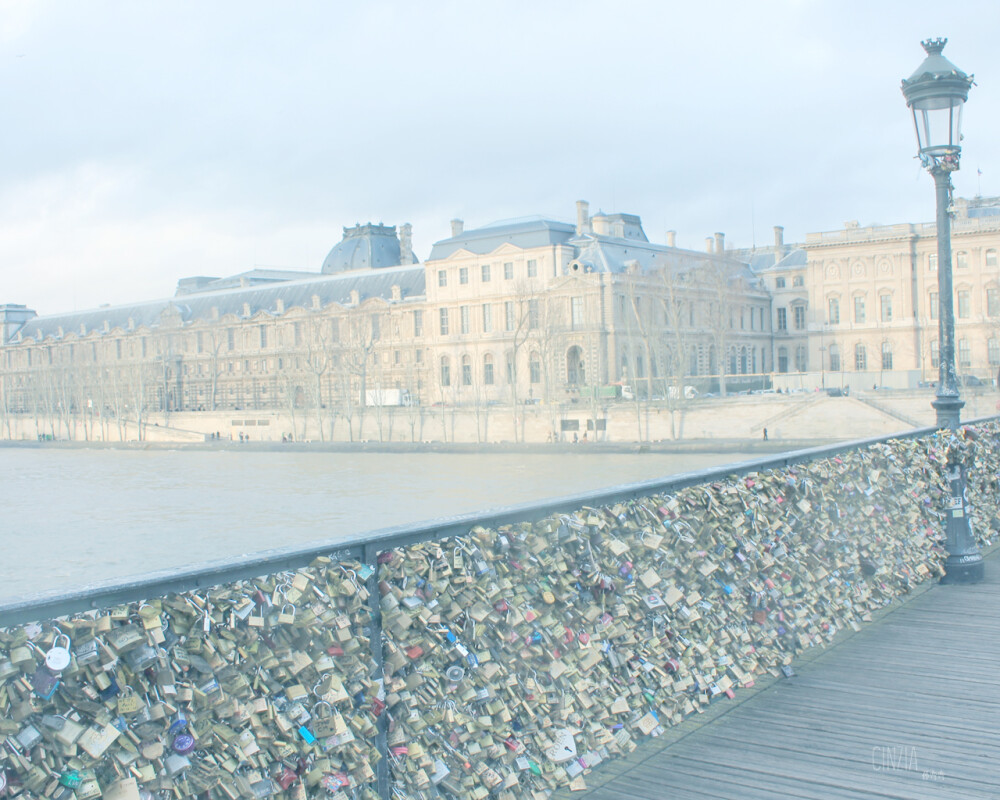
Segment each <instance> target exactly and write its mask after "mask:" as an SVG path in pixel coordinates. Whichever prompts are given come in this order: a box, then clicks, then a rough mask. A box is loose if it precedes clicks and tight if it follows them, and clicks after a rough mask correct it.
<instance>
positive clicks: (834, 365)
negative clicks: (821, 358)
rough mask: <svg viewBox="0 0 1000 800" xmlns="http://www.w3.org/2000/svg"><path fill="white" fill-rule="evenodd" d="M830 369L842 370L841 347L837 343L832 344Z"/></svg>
mask: <svg viewBox="0 0 1000 800" xmlns="http://www.w3.org/2000/svg"><path fill="white" fill-rule="evenodd" d="M830 371H831V372H840V349H839V348H838V347H837V345H835V344H831V345H830Z"/></svg>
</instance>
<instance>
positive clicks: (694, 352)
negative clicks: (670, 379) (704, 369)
mask: <svg viewBox="0 0 1000 800" xmlns="http://www.w3.org/2000/svg"><path fill="white" fill-rule="evenodd" d="M697 374H698V348H697V347H695V346H694V345H691V357H690V358H689V359H688V375H697Z"/></svg>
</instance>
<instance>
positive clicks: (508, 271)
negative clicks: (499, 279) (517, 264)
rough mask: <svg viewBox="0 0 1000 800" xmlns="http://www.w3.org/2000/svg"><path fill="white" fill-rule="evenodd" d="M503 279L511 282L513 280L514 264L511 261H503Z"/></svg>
mask: <svg viewBox="0 0 1000 800" xmlns="http://www.w3.org/2000/svg"><path fill="white" fill-rule="evenodd" d="M503 279H504V280H505V281H512V280H514V262H513V261H505V262H504V263H503Z"/></svg>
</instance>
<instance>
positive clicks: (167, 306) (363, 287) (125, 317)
mask: <svg viewBox="0 0 1000 800" xmlns="http://www.w3.org/2000/svg"><path fill="white" fill-rule="evenodd" d="M394 285H398V286H399V287H400V289H401V291H402V295H403V297H404V298H408V297H410V298H412V297H422V296H423V295H424V268H423V267H422V266H420V265H419V264H418V265H409V264H408V265H406V266H404V267H394V268H393V267H390V268H384V269H377V270H371V269H369V270H356V271H354V272H343V273H340V274H337V275H321V276H317V277H314V278H311V279H308V280H300V281H285V282H281V283H273V284H269V285H264V286H254V287H250V288H247V289H229V290H224V291H217V292H206V293H203V294H201V293H199V294H193V295H186V296H184V297H180V298H176V297H174V298H169V299H166V300H151V301H148V302H144V303H133V304H131V305H125V306H108V307H105V308H95V309H91V310H88V311H74V312H71V313H68V314H52V315H48V316H43V317H35V318H34V319H31V320H29V321H28V322H26V323H25V324H24V326H23V327H22V328H21V329H20V331H19V335H20V336H21V337H22V339H28V338H32V339H34V338H38V337H39V336H41V337H42V338H46V337H48V336H55V337H58V336H59V335H60V334H59V331H60V328H61V329H62V330H63V332H64V333H66V334H69V333H75V334H78V335H80V334H83V333H89V332H90V331H103V330H104V327H105V322H107V324H108V329H109V330H113V329H115V328H122V329H125V330H128V329H129V320H131V321H132V326H133V327H136V328H138V327H140V326H146V327H149V328H155V327H157V326H159V325H160V323H161V320H162V319H163V317H164V316H166V317H169V316H171V315H174V314H179V316H180V318H181V320H182V321H183V322H185V323H189V322H194V321H196V320H210V319H214V318H215V314H214V311H213V310H214V309H217V310H218V315H219V316H220V317H221V316H225V315H226V314H235V315H237V316H240V317H242V316H244V311H245V309H244V304H247V305H249V311H250V316H253V315H254V314H256V313H257V312H258V311H267V312H270V313H272V314H273V313H276V312H277V308H278V301H279V300H281V301H282V302H283V303H284V306H285V309H290V308H293V307H299V308H311V307H312V305H313V300H312V298H313V296H314V295H316V296H318V297H319V301H320V304H321V305H324V306H325V305H327V304H329V303H341V304H347V303H349V302H350V299H351V292H352V291H355V290H357V292H358V294H359V299H360V300H365V299H367V298H370V297H382V298H385V299H389V298H391V297H392V287H393V286H394Z"/></svg>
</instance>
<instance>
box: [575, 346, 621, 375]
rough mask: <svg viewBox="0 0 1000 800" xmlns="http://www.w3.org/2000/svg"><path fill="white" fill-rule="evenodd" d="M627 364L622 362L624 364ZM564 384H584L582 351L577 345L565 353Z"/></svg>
mask: <svg viewBox="0 0 1000 800" xmlns="http://www.w3.org/2000/svg"><path fill="white" fill-rule="evenodd" d="M625 364H628V361H627V360H624V364H623V365H625ZM566 382H567V383H571V384H577V385H582V384H583V383H585V382H586V374H585V369H584V363H583V350H581V349H580V348H579V347H578V346H577V345H573V346H572V347H571V348H570V349H569V350H567V351H566Z"/></svg>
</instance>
